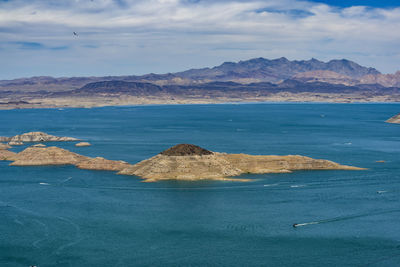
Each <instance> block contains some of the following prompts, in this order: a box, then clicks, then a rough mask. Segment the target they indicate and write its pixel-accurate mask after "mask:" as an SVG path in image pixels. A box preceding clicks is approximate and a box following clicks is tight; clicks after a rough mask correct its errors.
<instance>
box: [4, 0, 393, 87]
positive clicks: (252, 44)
mask: <svg viewBox="0 0 400 267" xmlns="http://www.w3.org/2000/svg"><path fill="white" fill-rule="evenodd" d="M399 27H400V8H390V9H382V8H371V7H363V6H353V7H348V8H338V7H332V6H329V5H325V4H318V3H313V2H306V1H297V0H279V1H278V0H269V1H257V0H250V1H229V0H219V1H212V0H197V1H196V0H180V1H179V0H146V1H142V0H136V1H135V0H73V1H71V0H58V1H45V0H31V1H22V0H14V1H0V58H1V59H2V64H1V67H0V78H2V79H4V78H13V77H21V76H33V75H53V76H72V75H73V76H86V75H119V74H143V73H149V72H158V73H165V72H174V71H178V70H184V69H187V68H192V67H202V66H212V65H217V64H220V63H222V62H223V61H237V60H241V59H248V58H252V57H261V56H262V57H266V58H277V57H281V56H286V57H288V58H289V59H309V58H311V57H314V58H318V59H321V60H329V59H332V58H348V59H351V60H355V61H357V62H359V63H360V64H363V65H366V66H372V67H376V68H378V69H379V70H381V71H383V72H394V71H395V70H398V69H400V64H399V63H398V62H400V61H399V59H400V50H399V48H398V44H399V43H400V31H399V30H398V29H399ZM73 32H76V33H77V35H74V34H73Z"/></svg>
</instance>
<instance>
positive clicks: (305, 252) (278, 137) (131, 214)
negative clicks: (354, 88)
mask: <svg viewBox="0 0 400 267" xmlns="http://www.w3.org/2000/svg"><path fill="white" fill-rule="evenodd" d="M398 112H400V105H397V104H396V105H395V104H248V105H184V106H143V107H107V108H96V109H65V110H13V111H0V135H2V136H12V135H15V134H19V133H23V132H27V131H44V132H48V133H50V134H54V135H58V136H72V137H78V138H81V139H84V140H86V141H89V142H91V143H92V145H93V146H91V147H85V148H76V147H74V146H73V143H58V144H57V145H58V146H61V147H64V148H67V149H70V150H72V151H75V152H78V153H81V154H84V155H87V156H103V157H105V158H108V159H116V160H119V159H121V160H126V161H128V162H130V163H135V162H138V161H140V160H143V159H145V158H148V157H151V156H153V155H155V154H157V153H158V152H160V151H162V150H164V149H166V148H168V147H170V146H172V145H175V144H177V143H194V144H197V145H200V146H203V147H205V148H207V149H210V150H213V151H220V152H231V153H249V154H278V155H286V154H301V155H307V156H311V157H316V158H325V159H330V160H333V161H337V162H340V163H343V164H350V165H355V166H360V167H366V168H369V170H367V171H357V172H354V171H303V172H296V173H292V174H268V175H246V177H249V178H252V179H254V182H251V183H234V182H206V181H204V182H193V183H191V182H173V181H170V182H159V183H142V182H141V181H140V179H138V178H137V177H132V176H121V175H115V174H114V173H112V172H99V171H87V170H78V169H76V168H74V167H71V166H62V167H10V166H8V164H9V162H0V266H29V265H37V266H40V267H41V266H148V265H151V266H207V265H209V266H217V265H218V266H260V265H264V266H400V164H399V163H400V157H399V154H400V134H399V133H400V125H393V124H387V123H384V120H386V119H387V118H389V117H391V116H392V115H394V114H397V113H398ZM21 149H23V147H19V148H17V149H15V151H19V150H21ZM377 160H384V161H385V163H377V162H376V161H377ZM41 183H42V184H41ZM43 183H47V184H43ZM310 222H315V224H308V225H305V226H303V227H298V228H293V227H292V224H293V223H310Z"/></svg>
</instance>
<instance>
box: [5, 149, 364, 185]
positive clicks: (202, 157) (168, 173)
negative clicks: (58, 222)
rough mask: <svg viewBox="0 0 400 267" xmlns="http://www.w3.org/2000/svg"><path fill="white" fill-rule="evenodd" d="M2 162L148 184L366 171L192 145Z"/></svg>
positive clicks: (51, 153) (14, 156) (57, 153)
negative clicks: (122, 157)
mask: <svg viewBox="0 0 400 267" xmlns="http://www.w3.org/2000/svg"><path fill="white" fill-rule="evenodd" d="M0 160H5V161H12V163H11V164H10V165H11V166H45V165H74V166H76V167H78V168H80V169H87V170H104V171H115V172H118V174H124V175H132V176H137V177H140V178H142V179H144V181H145V182H156V181H162V180H185V181H197V180H218V181H237V182H248V181H251V179H243V178H235V176H240V175H241V174H246V173H248V174H262V173H288V172H292V171H296V170H363V169H362V168H358V167H352V166H346V165H340V164H338V163H335V162H332V161H329V160H322V159H312V158H309V157H304V156H298V155H289V156H253V155H247V154H227V153H218V152H212V151H209V150H206V149H204V148H201V147H199V146H196V145H191V144H179V145H176V146H174V147H171V148H169V149H167V150H165V151H163V152H161V153H159V154H158V155H156V156H154V157H152V158H150V159H146V160H143V161H141V162H139V163H137V164H134V165H132V164H129V163H127V162H125V161H116V160H107V159H104V158H102V157H96V158H91V157H87V156H83V155H80V154H77V153H74V152H71V151H68V150H66V149H62V148H58V147H46V146H44V147H43V146H40V147H38V146H31V147H28V148H26V149H25V150H23V151H21V152H19V153H15V152H12V151H9V150H7V149H1V150H0Z"/></svg>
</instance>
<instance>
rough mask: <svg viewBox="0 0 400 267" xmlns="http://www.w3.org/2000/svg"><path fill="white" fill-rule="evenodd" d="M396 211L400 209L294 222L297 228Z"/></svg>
mask: <svg viewBox="0 0 400 267" xmlns="http://www.w3.org/2000/svg"><path fill="white" fill-rule="evenodd" d="M395 212H400V209H397V210H386V211H377V212H369V213H363V214H355V215H349V216H340V217H335V218H332V219H325V220H320V221H313V222H305V223H295V224H293V227H295V228H297V227H302V226H307V225H313V224H321V223H331V222H339V221H347V220H352V219H357V218H362V217H369V216H376V215H382V214H389V213H395Z"/></svg>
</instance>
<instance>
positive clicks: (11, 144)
mask: <svg viewBox="0 0 400 267" xmlns="http://www.w3.org/2000/svg"><path fill="white" fill-rule="evenodd" d="M23 144H24V143H23V142H21V141H10V142H8V145H10V146H22V145H23Z"/></svg>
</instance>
